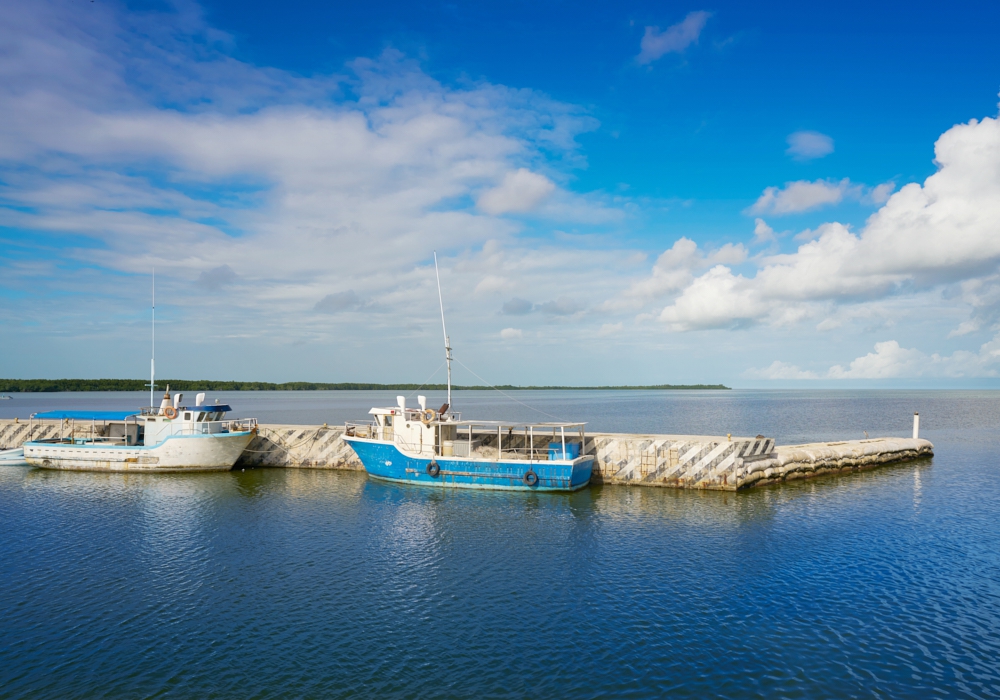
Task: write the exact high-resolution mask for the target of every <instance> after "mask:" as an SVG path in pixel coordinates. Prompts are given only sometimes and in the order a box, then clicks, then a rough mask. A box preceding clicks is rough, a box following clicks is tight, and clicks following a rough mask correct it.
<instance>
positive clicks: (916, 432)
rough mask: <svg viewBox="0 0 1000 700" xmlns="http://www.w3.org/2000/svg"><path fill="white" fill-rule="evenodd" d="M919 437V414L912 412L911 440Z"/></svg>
mask: <svg viewBox="0 0 1000 700" xmlns="http://www.w3.org/2000/svg"><path fill="white" fill-rule="evenodd" d="M919 437H920V414H919V413H916V412H914V414H913V439H914V440H916V439H917V438H919Z"/></svg>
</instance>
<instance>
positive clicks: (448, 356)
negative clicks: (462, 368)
mask: <svg viewBox="0 0 1000 700" xmlns="http://www.w3.org/2000/svg"><path fill="white" fill-rule="evenodd" d="M434 276H435V277H437V283H438V304H440V306H441V330H442V331H443V332H444V359H445V360H447V362H448V407H449V408H450V407H451V338H449V337H448V327H447V326H445V325H444V298H443V297H442V296H441V273H440V272H438V254H437V251H436V250H435V251H434Z"/></svg>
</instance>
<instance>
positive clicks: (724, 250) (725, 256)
mask: <svg viewBox="0 0 1000 700" xmlns="http://www.w3.org/2000/svg"><path fill="white" fill-rule="evenodd" d="M746 259H747V250H746V248H745V247H744V246H743V245H742V244H732V243H727V244H725V245H723V246H722V247H721V248H717V249H715V250H710V251H708V252H707V253H704V252H702V251H701V250H699V249H698V244H697V243H695V242H694V241H692V240H691V239H690V238H679V239H677V240H676V241H675V242H674V244H673V246H671V247H670V248H669V249H667V250H666V251H664V252H663V253H661V254H660V256H659V257H658V258H657V259H656V263H654V265H653V269H652V274H651V275H650V276H649V277H645V278H641V279H638V280H635V281H633V282H632V283H631V284H630V285H629V288H628V289H626V290H625V291H624V292H622V293H621V294H620V295H618V297H616V298H615V299H611V300H608V301H607V302H605V303H604V304H602V305H601V307H600V308H601V309H602V310H604V311H620V310H627V309H630V310H634V309H638V308H640V307H642V306H643V305H645V304H647V303H649V302H650V301H654V300H656V299H660V298H662V297H663V296H665V295H668V294H670V293H673V292H677V291H678V290H681V289H683V288H684V287H686V286H687V285H689V284H690V283H691V281H692V280H693V279H694V273H695V272H696V271H698V270H701V269H705V268H707V267H711V266H712V265H717V264H723V265H739V264H741V263H742V262H744V261H745V260H746Z"/></svg>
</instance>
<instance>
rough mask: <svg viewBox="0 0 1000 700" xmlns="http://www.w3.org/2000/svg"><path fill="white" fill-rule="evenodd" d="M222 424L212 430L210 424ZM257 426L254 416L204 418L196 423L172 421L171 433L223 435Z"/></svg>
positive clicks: (242, 431)
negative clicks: (217, 418) (218, 418)
mask: <svg viewBox="0 0 1000 700" xmlns="http://www.w3.org/2000/svg"><path fill="white" fill-rule="evenodd" d="M216 425H218V426H222V430H212V426H216ZM256 428H257V419H256V418H231V419H228V420H206V421H198V422H196V423H190V424H188V423H185V422H181V423H174V424H173V426H172V429H171V431H170V434H171V435H223V434H225V433H248V432H250V431H252V430H255V429H256Z"/></svg>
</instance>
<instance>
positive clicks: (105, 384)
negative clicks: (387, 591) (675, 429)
mask: <svg viewBox="0 0 1000 700" xmlns="http://www.w3.org/2000/svg"><path fill="white" fill-rule="evenodd" d="M168 384H169V385H170V389H171V391H378V390H390V389H394V390H402V391H414V390H416V389H426V390H427V391H442V390H444V389H446V388H447V385H445V384H367V383H363V382H340V383H337V384H326V383H322V382H285V383H283V384H273V383H271V382H236V381H233V382H221V381H215V380H212V379H201V380H197V381H192V380H190V379H163V380H161V381H158V382H157V383H156V387H157V389H158V390H161V391H162V390H163V389H165V388H166V386H167V385H168ZM452 389H457V390H474V389H479V390H483V389H506V390H508V391H543V390H555V389H559V390H568V389H574V390H585V389H590V390H614V389H619V390H621V389H647V390H648V389H659V390H668V391H669V390H693V389H716V390H728V389H729V387H728V386H724V385H722V384H652V385H649V386H513V385H511V384H502V385H499V386H496V387H490V386H452ZM47 391H149V382H147V381H145V380H142V379H0V392H5V393H14V392H47Z"/></svg>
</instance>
